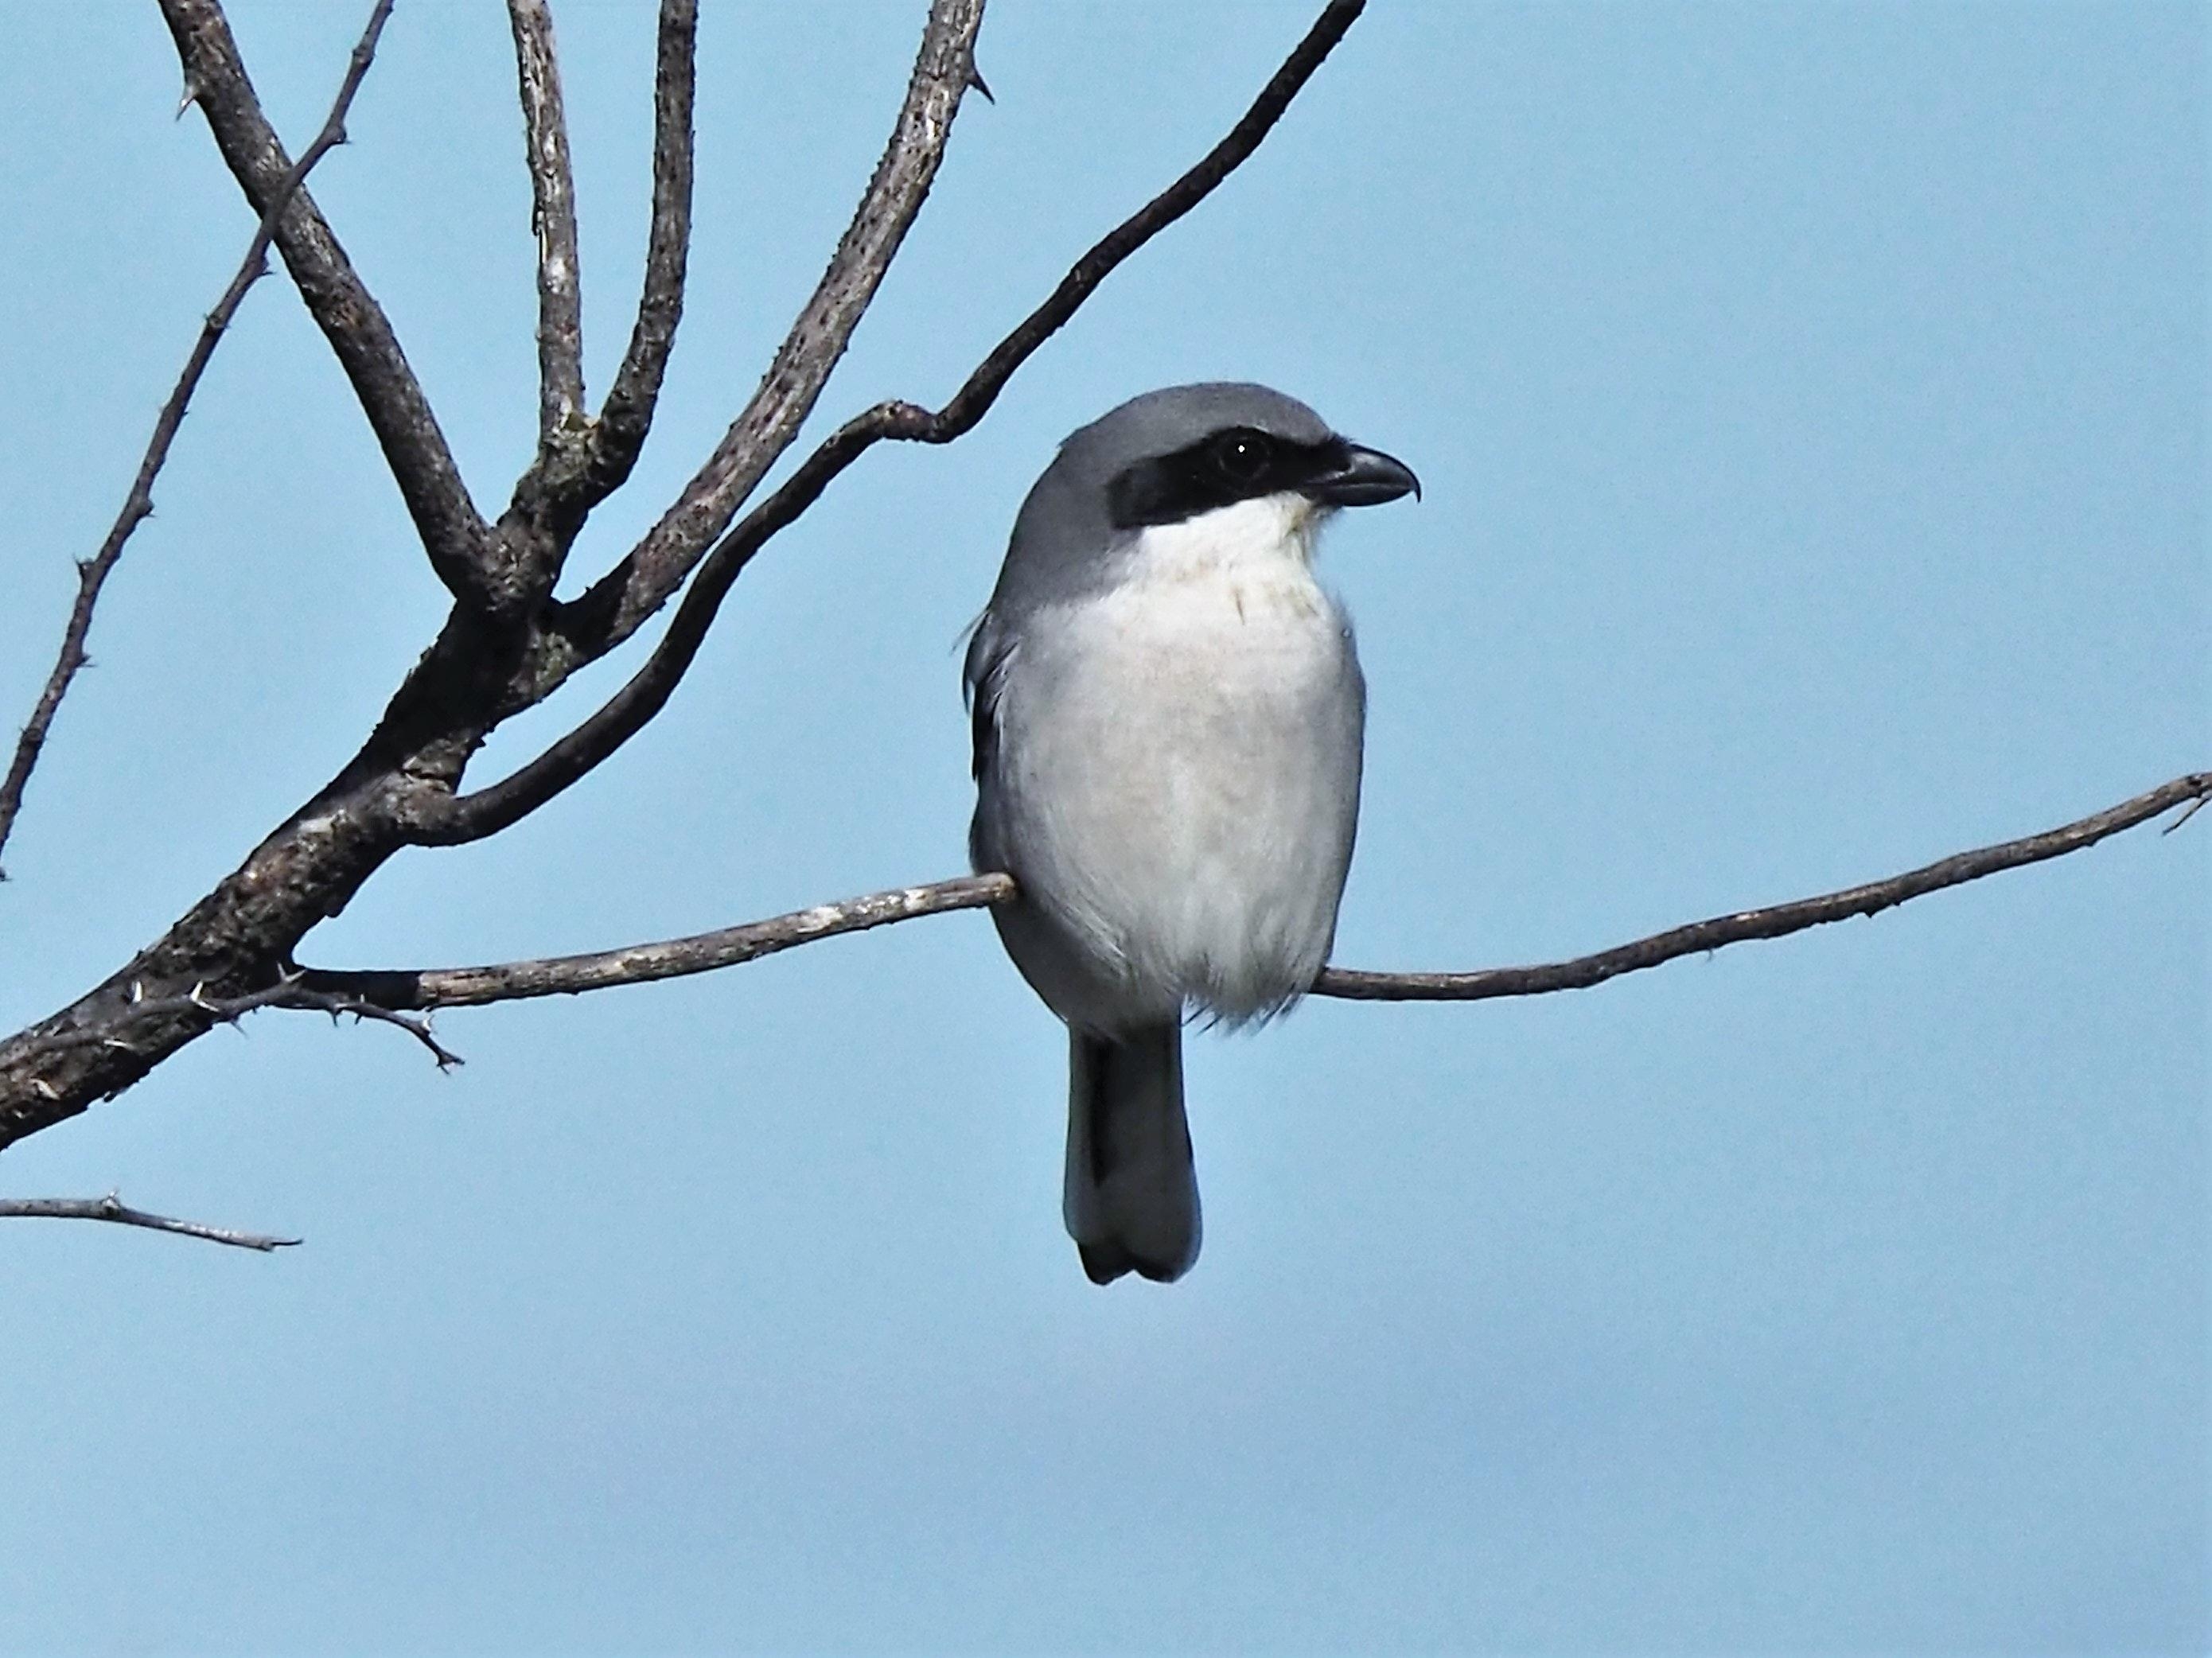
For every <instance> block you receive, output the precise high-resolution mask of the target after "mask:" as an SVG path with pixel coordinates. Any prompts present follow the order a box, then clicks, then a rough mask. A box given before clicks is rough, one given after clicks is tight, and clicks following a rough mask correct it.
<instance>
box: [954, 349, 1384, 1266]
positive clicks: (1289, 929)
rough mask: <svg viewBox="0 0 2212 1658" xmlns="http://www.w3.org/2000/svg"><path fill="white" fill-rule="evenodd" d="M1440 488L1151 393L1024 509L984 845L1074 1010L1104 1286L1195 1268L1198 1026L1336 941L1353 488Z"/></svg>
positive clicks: (1082, 1220) (1316, 440) (1040, 958)
mask: <svg viewBox="0 0 2212 1658" xmlns="http://www.w3.org/2000/svg"><path fill="white" fill-rule="evenodd" d="M1419 487H1420V486H1419V482H1418V480H1416V479H1415V477H1413V473H1412V472H1411V471H1407V468H1406V467H1405V466H1404V465H1402V464H1401V463H1400V462H1398V461H1396V460H1394V459H1391V458H1390V457H1389V456H1388V455H1385V454H1382V453H1379V452H1376V451H1375V450H1373V449H1363V448H1361V447H1360V446H1358V445H1357V444H1354V443H1351V442H1348V441H1346V440H1345V439H1343V438H1341V437H1339V436H1338V435H1337V434H1335V433H1334V432H1333V431H1331V430H1330V429H1329V428H1328V423H1327V422H1324V421H1323V420H1322V418H1321V416H1318V415H1316V414H1315V413H1314V411H1313V410H1310V409H1309V408H1307V407H1306V406H1305V404H1302V403H1299V402H1297V400H1296V399H1294V398H1286V397H1285V396H1284V395H1283V394H1282V393H1281V392H1272V391H1269V390H1268V389H1267V387H1266V386H1246V385H1237V384H1231V383H1217V384H1207V385H1200V386H1170V387H1169V388H1168V389H1166V390H1164V391H1160V392H1147V393H1146V395H1145V396H1143V397H1140V398H1135V399H1133V401H1131V402H1128V403H1125V404H1122V405H1121V407H1120V408H1118V409H1116V410H1114V411H1113V412H1112V413H1110V414H1109V415H1106V416H1103V418H1102V419H1099V420H1097V421H1094V422H1091V424H1090V425H1088V426H1086V427H1085V428H1082V429H1081V430H1080V431H1079V432H1077V433H1075V434H1073V435H1072V436H1070V437H1069V438H1068V440H1066V442H1065V443H1063V444H1062V445H1061V446H1060V453H1059V455H1058V457H1057V458H1056V459H1054V461H1053V463H1052V465H1050V466H1048V467H1047V468H1046V469H1045V471H1044V475H1043V476H1042V477H1040V478H1039V479H1038V480H1037V481H1036V486H1035V487H1034V488H1033V489H1030V494H1029V499H1028V500H1027V501H1024V502H1023V503H1022V510H1021V514H1020V516H1019V517H1018V518H1017V519H1015V520H1014V533H1013V539H1012V544H1010V545H1009V546H1008V548H1007V550H1006V564H1005V566H1004V567H1003V568H1001V569H1000V573H999V585H998V586H997V587H996V588H995V589H994V591H993V592H992V594H991V602H990V604H989V606H988V608H987V609H986V610H984V612H983V614H982V616H981V618H980V619H979V620H978V621H977V623H976V624H975V635H974V637H973V638H972V639H971V640H970V641H969V647H968V658H967V665H966V672H965V679H966V684H967V692H968V699H969V710H970V712H971V714H973V716H974V722H975V782H976V791H977V794H976V802H975V824H974V827H973V828H972V829H970V830H969V857H970V859H972V861H973V862H974V865H975V868H976V869H978V870H1004V871H1006V872H1007V873H1009V874H1011V875H1012V877H1013V878H1014V879H1015V880H1016V882H1017V883H1018V884H1019V886H1020V894H1019V896H1018V899H1017V900H1016V901H1015V902H1012V903H1011V904H1006V905H1001V906H1000V908H998V909H996V910H995V911H994V912H993V914H994V919H995V920H996V921H997V923H998V927H999V936H1000V939H1001V940H1002V941H1003V942H1004V943H1005V944H1006V953H1007V954H1008V955H1010V956H1011V957H1013V960H1014V965H1015V966H1016V967H1017V968H1018V969H1020V970H1021V974H1022V976H1023V977H1024V979H1026V980H1028V981H1029V982H1030V987H1031V988H1032V989H1034V990H1035V991H1036V993H1037V994H1038V995H1039V996H1041V997H1042V998H1043V999H1044V1001H1045V1005H1047V1006H1048V1007H1050V1008H1051V1009H1052V1011H1054V1013H1057V1014H1058V1015H1059V1016H1060V1017H1061V1018H1062V1019H1063V1020H1065V1021H1066V1024H1067V1031H1068V1071H1069V1080H1068V1101H1067V1174H1066V1186H1065V1188H1064V1191H1063V1195H1062V1199H1061V1203H1062V1212H1063V1214H1064V1216H1065V1218H1066V1222H1067V1230H1068V1232H1069V1234H1070V1235H1071V1236H1073V1238H1074V1239H1075V1245H1076V1248H1077V1249H1078V1251H1079V1252H1080V1254H1082V1257H1083V1269H1084V1271H1085V1272H1088V1273H1089V1274H1090V1275H1091V1279H1092V1280H1093V1281H1094V1282H1095V1283H1099V1284H1109V1283H1111V1282H1112V1281H1113V1280H1114V1279H1115V1278H1119V1277H1120V1276H1121V1274H1122V1273H1124V1272H1131V1271H1134V1272H1139V1273H1141V1274H1142V1275H1143V1276H1145V1277H1146V1278H1152V1279H1154V1280H1155V1281H1157V1282H1160V1283H1166V1282H1169V1281H1170V1280H1172V1279H1175V1278H1180V1277H1182V1274H1183V1273H1184V1272H1188V1271H1189V1269H1190V1266H1191V1263H1192V1262H1193V1261H1194V1260H1197V1259H1198V1243H1199V1218H1198V1181H1197V1177H1196V1175H1195V1174H1194V1170H1193V1169H1192V1166H1191V1151H1190V1133H1189V1129H1188V1126H1187V1125H1186V1123H1185V1122H1184V1120H1183V1107H1182V1021H1183V1017H1184V1014H1185V1011H1187V1010H1196V1011H1202V1012H1204V1013H1205V1014H1206V1015H1209V1016H1210V1017H1212V1019H1214V1020H1216V1021H1218V1022H1219V1023H1223V1024H1226V1025H1230V1026H1236V1025H1241V1024H1244V1023H1248V1022H1249V1021H1253V1020H1258V1019H1265V1018H1267V1017H1270V1016H1271V1015H1273V1014H1275V1013H1278V1012H1280V1011H1282V1010H1283V1009H1285V1008H1286V1007H1288V1006H1289V1005H1291V1003H1292V1002H1294V1001H1296V1000H1297V999H1298V998H1299V997H1300V996H1301V995H1303V994H1304V993H1305V992H1306V990H1307V989H1308V988H1309V987H1310V986H1311V985H1312V983H1313V981H1314V978H1315V975H1316V974H1318V973H1319V972H1320V971H1321V969H1322V965H1323V963H1326V962H1327V961H1328V950H1329V944H1330V942H1331V940H1332V939H1333V938H1334V935H1335V932H1336V906H1337V901H1338V899H1339V898H1340V897H1341V896H1343V892H1344V878H1345V872H1346V869H1347V868H1348V867H1349V865H1350V864H1351V861H1352V833H1353V830H1354V829H1355V827H1356V825H1357V822H1358V814H1359V750H1360V737H1361V731H1362V727H1363V726H1364V721H1365V715H1366V687H1365V684H1364V682H1363V681H1362V679H1361V678H1360V674H1359V662H1358V657H1357V656H1356V655H1355V654H1354V653H1353V651H1352V627H1351V624H1350V623H1348V622H1347V621H1346V618H1345V616H1344V612H1343V611H1342V610H1340V609H1339V608H1338V606H1337V604H1336V601H1335V600H1334V598H1331V597H1330V596H1329V595H1328V593H1327V592H1323V591H1322V588H1321V586H1319V585H1318V584H1317V583H1316V581H1315V580H1314V576H1313V552H1314V539H1315V536H1316V532H1317V531H1319V529H1320V527H1321V525H1322V522H1323V521H1324V520H1325V519H1328V518H1329V517H1330V516H1331V515H1332V513H1334V509H1335V508H1337V507H1364V506H1370V505H1372V504H1374V503H1376V502H1378V501H1395V500H1396V499H1398V497H1400V496H1401V495H1406V494H1407V493H1409V492H1415V491H1418V490H1419Z"/></svg>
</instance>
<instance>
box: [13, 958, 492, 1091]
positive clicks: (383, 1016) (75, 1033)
mask: <svg viewBox="0 0 2212 1658" xmlns="http://www.w3.org/2000/svg"><path fill="white" fill-rule="evenodd" d="M264 1007H283V1008H289V1009H292V1010H293V1011H298V1012H308V1013H327V1014H329V1015H330V1016H331V1018H332V1019H337V1018H338V1017H341V1016H343V1015H346V1014H351V1015H352V1016H353V1017H355V1018H356V1019H368V1020H374V1022H376V1023H380V1024H388V1025H392V1026H394V1027H396V1028H398V1029H401V1030H404V1031H405V1032H406V1033H407V1034H408V1035H410V1036H412V1037H413V1038H414V1039H415V1040H416V1042H420V1043H422V1046H423V1047H424V1048H427V1049H428V1050H429V1054H430V1057H431V1058H432V1059H433V1060H435V1061H436V1062H437V1066H438V1069H439V1070H441V1071H447V1070H451V1069H452V1068H453V1066H457V1065H460V1064H462V1063H463V1060H462V1059H461V1056H460V1055H459V1054H456V1053H454V1052H453V1050H452V1049H450V1048H447V1047H445V1046H444V1045H443V1044H442V1043H441V1042H439V1041H438V1038H437V1036H436V1035H435V1033H434V1032H433V1031H432V1030H431V1029H430V1024H429V1021H428V1020H427V1019H417V1018H415V1017H411V1016H410V1015H409V1014H408V1013H406V1012H404V1011H399V1010H398V1009H396V1008H394V1007H392V1006H391V1005H386V1004H385V1003H382V1002H380V1001H366V1000H363V999H362V998H361V997H359V996H356V995H352V994H348V993H339V992H337V991H334V990H331V989H329V988H326V987H315V986H311V985H308V984H307V983H305V982H303V975H301V974H300V973H299V972H297V971H292V972H289V973H286V974H285V975H283V976H282V977H280V978H279V979H278V980H277V981H276V983H275V984H273V985H268V986H264V987H263V988H261V989H259V990H255V991H249V992H247V993H246V994H245V995H242V996H210V995H209V994H207V993H206V991H205V989H204V987H200V986H197V985H195V986H194V987H192V988H191V990H189V991H187V992H185V993H184V994H183V995H181V996H145V997H134V998H133V999H131V1001H129V1002H128V1003H126V1004H125V1005H124V1006H123V1007H122V1008H120V1009H119V1010H118V1011H116V1012H115V1013H113V1014H112V1015H111V1016H110V1017H107V1018H106V1019H103V1020H101V1021H100V1023H96V1024H89V1025H86V1026H83V1027H82V1028H80V1029H75V1030H58V1031H54V1032H52V1034H50V1035H45V1036H40V1037H36V1038H34V1039H33V1040H32V1041H29V1042H23V1043H21V1044H20V1045H18V1046H17V1047H15V1048H14V1049H13V1050H12V1051H11V1052H10V1054H9V1062H10V1063H11V1064H13V1063H20V1062H21V1061H22V1060H33V1059H39V1058H41V1057H43V1056H44V1055H46V1054H58V1053H62V1052H64V1051H66V1050H68V1049H70V1048H117V1049H119V1050H121V1051H123V1052H125V1053H129V1052H131V1051H132V1048H133V1043H132V1042H131V1037H132V1035H134V1034H136V1033H137V1032H139V1031H141V1030H143V1029H144V1028H146V1027H148V1026H151V1025H155V1024H158V1023H162V1022H164V1021H166V1020H170V1019H182V1020H186V1021H197V1022H198V1023H200V1024H201V1025H202V1026H203V1027H208V1026H213V1025H218V1024H229V1025H234V1024H236V1023H238V1022H239V1021H240V1019H242V1018H244V1017H246V1015H247V1014H249V1013H253V1012H258V1011H260V1010H261V1009H263V1008H264Z"/></svg>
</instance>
